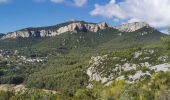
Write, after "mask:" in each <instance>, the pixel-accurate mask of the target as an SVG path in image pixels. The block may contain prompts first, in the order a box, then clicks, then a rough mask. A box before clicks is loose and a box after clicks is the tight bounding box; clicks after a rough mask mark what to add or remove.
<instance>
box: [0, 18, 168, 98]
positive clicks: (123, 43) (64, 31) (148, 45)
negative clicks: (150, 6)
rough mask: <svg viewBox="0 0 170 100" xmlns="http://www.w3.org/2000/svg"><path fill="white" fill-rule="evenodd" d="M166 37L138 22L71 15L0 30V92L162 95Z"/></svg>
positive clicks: (16, 95)
mask: <svg viewBox="0 0 170 100" xmlns="http://www.w3.org/2000/svg"><path fill="white" fill-rule="evenodd" d="M166 37H167V38H166ZM168 43H169V38H168V35H166V34H163V33H161V32H159V31H158V30H156V29H155V28H153V27H150V26H149V25H148V24H146V23H143V22H135V23H128V24H123V25H122V26H117V27H112V26H109V25H108V24H107V23H105V22H103V23H91V22H85V21H70V22H65V23H62V24H58V25H54V26H47V27H38V28H25V29H22V30H19V31H15V32H10V33H7V34H2V36H1V39H0V84H1V85H0V90H1V92H0V96H1V97H2V98H7V99H5V100H8V99H10V100H23V99H25V100H27V99H28V100H42V99H43V100H139V99H140V98H144V99H143V100H152V99H158V98H167V97H169V91H168V90H169V89H170V87H169V83H170V82H169V80H170V79H169V76H170V74H169V73H170V64H169V61H170V59H169V55H168V50H169V49H168V48H167V47H166V46H167V45H168ZM3 86H4V87H3ZM17 86H21V90H19V92H18V88H17ZM1 87H2V88H1ZM8 88H12V91H6V90H8ZM23 88H24V89H23ZM4 90H5V91H4ZM13 90H14V91H13ZM166 90H167V91H166ZM16 91H17V92H16ZM54 92H55V93H54ZM162 94H164V95H162ZM162 96H163V97H162ZM158 100H159V99H158Z"/></svg>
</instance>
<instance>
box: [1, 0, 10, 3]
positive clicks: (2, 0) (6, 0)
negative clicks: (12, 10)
mask: <svg viewBox="0 0 170 100" xmlns="http://www.w3.org/2000/svg"><path fill="white" fill-rule="evenodd" d="M8 1H9V0H0V3H5V2H8Z"/></svg>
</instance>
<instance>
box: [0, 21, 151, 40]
mask: <svg viewBox="0 0 170 100" xmlns="http://www.w3.org/2000/svg"><path fill="white" fill-rule="evenodd" d="M108 27H109V28H113V29H118V30H119V31H121V32H133V31H136V30H138V29H141V28H143V27H150V26H149V25H148V24H146V23H144V22H134V23H127V24H123V25H121V26H115V27H111V26H108V24H107V23H106V22H102V23H88V22H84V21H68V22H66V23H62V24H58V25H54V26H48V27H39V28H25V29H21V30H18V31H15V32H9V33H7V34H6V35H4V36H2V38H1V39H11V38H12V39H15V38H17V37H22V38H28V37H51V36H57V35H60V34H62V33H66V32H75V33H77V32H87V31H90V32H98V31H99V30H103V29H106V28H108Z"/></svg>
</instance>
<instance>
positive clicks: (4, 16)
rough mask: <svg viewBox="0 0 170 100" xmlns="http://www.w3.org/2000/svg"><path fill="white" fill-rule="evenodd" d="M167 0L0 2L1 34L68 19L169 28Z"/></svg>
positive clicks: (14, 0) (169, 12)
mask: <svg viewBox="0 0 170 100" xmlns="http://www.w3.org/2000/svg"><path fill="white" fill-rule="evenodd" d="M169 9H170V0H0V33H6V32H11V31H16V30H18V29H22V28H26V27H40V26H48V25H56V24H58V23H62V22H65V21H68V20H70V19H77V20H84V21H87V22H96V23H98V22H103V21H106V22H107V23H109V24H110V25H113V26H114V25H120V24H123V23H127V22H146V23H148V24H150V25H151V26H152V27H155V28H157V29H158V30H160V31H162V32H166V31H167V29H168V27H169V26H170V10H169Z"/></svg>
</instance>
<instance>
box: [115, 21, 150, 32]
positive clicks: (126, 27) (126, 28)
mask: <svg viewBox="0 0 170 100" xmlns="http://www.w3.org/2000/svg"><path fill="white" fill-rule="evenodd" d="M143 27H150V26H149V24H147V23H145V22H133V23H127V24H122V25H120V26H116V27H114V28H116V29H118V30H119V31H123V32H133V31H136V30H138V29H141V28H143Z"/></svg>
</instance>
